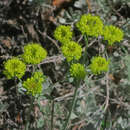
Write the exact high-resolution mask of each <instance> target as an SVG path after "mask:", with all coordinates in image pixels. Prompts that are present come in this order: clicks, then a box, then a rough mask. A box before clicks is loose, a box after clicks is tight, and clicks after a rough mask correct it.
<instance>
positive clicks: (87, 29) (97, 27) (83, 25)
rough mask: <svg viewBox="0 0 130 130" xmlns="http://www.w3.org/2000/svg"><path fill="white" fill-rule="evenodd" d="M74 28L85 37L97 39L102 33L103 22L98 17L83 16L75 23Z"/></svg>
mask: <svg viewBox="0 0 130 130" xmlns="http://www.w3.org/2000/svg"><path fill="white" fill-rule="evenodd" d="M76 27H77V28H78V29H79V30H80V31H81V33H82V34H86V35H87V36H94V37H98V36H100V35H101V34H102V32H103V22H102V20H101V19H100V18H99V17H98V16H92V15H91V14H87V15H86V14H84V15H82V16H81V18H80V20H79V21H78V22H77V24H76Z"/></svg>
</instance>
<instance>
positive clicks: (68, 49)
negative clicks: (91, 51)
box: [61, 41, 82, 62]
mask: <svg viewBox="0 0 130 130" xmlns="http://www.w3.org/2000/svg"><path fill="white" fill-rule="evenodd" d="M61 49H62V53H63V55H64V56H65V58H66V59H67V61H68V62H70V61H72V60H79V59H80V57H81V53H82V48H81V46H80V45H79V44H78V43H76V42H74V41H70V42H68V43H67V44H65V45H63V46H62V47H61Z"/></svg>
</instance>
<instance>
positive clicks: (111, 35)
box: [103, 25, 123, 46]
mask: <svg viewBox="0 0 130 130" xmlns="http://www.w3.org/2000/svg"><path fill="white" fill-rule="evenodd" d="M103 36H104V40H107V41H108V45H111V46H112V45H113V44H114V42H120V41H121V40H122V39H123V32H122V30H121V29H119V28H118V27H115V26H113V25H110V26H105V27H104V31H103Z"/></svg>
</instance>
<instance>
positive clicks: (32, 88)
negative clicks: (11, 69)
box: [23, 72, 45, 96]
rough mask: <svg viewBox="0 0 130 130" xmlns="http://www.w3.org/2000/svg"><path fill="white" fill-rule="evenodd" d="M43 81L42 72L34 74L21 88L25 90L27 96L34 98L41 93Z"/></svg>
mask: <svg viewBox="0 0 130 130" xmlns="http://www.w3.org/2000/svg"><path fill="white" fill-rule="evenodd" d="M44 80H45V79H44V75H43V73H42V72H35V73H34V74H33V76H32V77H31V78H28V79H27V80H26V81H24V82H23V87H24V88H25V89H26V90H27V94H31V95H32V96H35V95H37V94H41V93H42V83H43V81H44Z"/></svg>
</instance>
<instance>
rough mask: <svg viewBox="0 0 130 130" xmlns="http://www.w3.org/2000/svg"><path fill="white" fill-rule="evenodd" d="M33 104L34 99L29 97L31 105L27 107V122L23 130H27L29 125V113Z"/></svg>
mask: <svg viewBox="0 0 130 130" xmlns="http://www.w3.org/2000/svg"><path fill="white" fill-rule="evenodd" d="M33 102H34V98H33V97H31V104H30V107H29V110H28V113H27V121H26V126H25V130H29V129H28V128H29V125H30V113H31V110H32V108H33Z"/></svg>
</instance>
